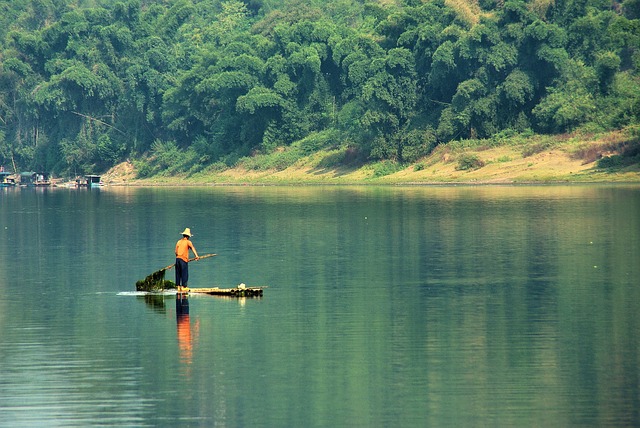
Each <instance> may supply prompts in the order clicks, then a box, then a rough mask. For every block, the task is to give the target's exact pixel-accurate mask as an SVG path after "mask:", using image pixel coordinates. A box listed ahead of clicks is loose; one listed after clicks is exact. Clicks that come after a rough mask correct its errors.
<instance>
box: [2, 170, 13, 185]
mask: <svg viewBox="0 0 640 428" xmlns="http://www.w3.org/2000/svg"><path fill="white" fill-rule="evenodd" d="M12 175H13V174H12V173H10V172H6V171H0V187H15V186H16V179H15V178H13V177H12Z"/></svg>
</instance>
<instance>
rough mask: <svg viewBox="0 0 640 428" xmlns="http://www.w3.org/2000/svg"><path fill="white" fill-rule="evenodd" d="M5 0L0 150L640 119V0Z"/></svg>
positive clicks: (64, 158)
mask: <svg viewBox="0 0 640 428" xmlns="http://www.w3.org/2000/svg"><path fill="white" fill-rule="evenodd" d="M0 7H1V10H2V11H3V13H2V15H1V16H0V164H4V165H11V163H12V162H15V163H17V164H18V165H19V166H20V167H21V168H23V169H35V170H41V171H48V172H53V173H57V174H65V173H66V174H81V173H86V172H92V171H96V170H98V171H99V170H104V169H106V168H108V167H110V166H112V165H114V164H115V163H117V162H119V161H121V160H123V159H125V158H139V159H140V158H143V159H146V160H147V162H148V165H147V167H146V168H144V169H143V173H144V174H146V175H152V174H158V173H180V172H189V171H196V170H199V169H202V168H205V167H207V166H209V165H214V164H219V163H221V162H222V163H226V164H227V165H230V164H233V162H234V161H235V160H238V159H240V158H242V157H246V156H250V155H251V154H254V153H271V152H273V151H274V150H276V149H278V148H279V147H294V145H295V147H300V146H304V147H307V149H305V150H308V148H309V147H314V145H310V143H309V142H310V141H322V144H318V146H319V147H326V146H327V145H331V144H333V145H336V146H338V145H344V144H347V145H349V147H351V148H352V149H356V150H357V151H358V153H360V155H361V156H363V157H364V158H366V159H371V160H393V161H400V162H403V161H415V160H417V159H419V158H420V157H421V156H424V155H426V154H428V153H429V152H430V151H431V150H432V149H433V148H434V147H435V146H436V145H437V144H443V143H447V142H449V141H452V140H459V139H466V138H488V137H492V136H494V135H497V134H499V133H504V132H505V131H506V132H516V133H517V132H531V131H533V132H537V133H564V132H569V131H571V130H574V129H576V128H579V127H584V126H588V127H590V128H592V129H601V130H608V129H617V128H621V127H625V126H628V125H631V124H637V123H638V122H639V121H640V73H639V72H640V16H638V13H637V10H638V2H637V0H623V1H621V2H618V1H617V0H614V1H613V2H602V1H584V2H572V1H568V2H555V1H522V0H506V1H494V0H484V1H480V2H470V1H463V0H457V1H453V0H451V1H449V0H423V1H415V0H413V1H411V0H395V1H382V0H365V1H362V0H339V1H338V0H326V1H324V0H323V1H320V0H313V1H306V2H301V1H297V0H243V1H240V0H165V1H156V0H120V1H116V2H113V1H110V0H66V1H63V0H60V1H45V0H0ZM318 135H322V136H329V135H330V136H331V141H330V142H327V141H325V140H326V139H325V138H324V137H323V138H321V139H318V138H317V137H315V136H318ZM301 142H302V143H301Z"/></svg>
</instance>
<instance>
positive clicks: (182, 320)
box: [176, 293, 198, 364]
mask: <svg viewBox="0 0 640 428" xmlns="http://www.w3.org/2000/svg"><path fill="white" fill-rule="evenodd" d="M176 320H177V322H178V346H179V347H180V359H181V360H182V361H181V362H182V363H186V364H191V361H192V359H193V333H192V331H191V319H190V318H189V299H188V295H187V294H183V293H178V294H176ZM195 333H196V334H197V333H198V322H196V325H195Z"/></svg>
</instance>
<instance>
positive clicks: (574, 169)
mask: <svg viewBox="0 0 640 428" xmlns="http://www.w3.org/2000/svg"><path fill="white" fill-rule="evenodd" d="M463 155H464V154H462V153H461V154H450V153H445V154H435V155H434V156H435V157H439V158H436V159H434V158H427V159H425V161H424V162H423V163H422V165H424V166H423V169H421V170H417V168H416V166H415V165H412V166H410V167H408V168H406V169H404V170H402V171H400V172H397V173H395V174H391V175H390V176H388V179H389V180H392V181H398V180H400V181H415V182H429V181H436V182H445V181H451V182H486V183H513V182H529V181H565V180H568V179H569V178H571V175H573V174H580V173H583V172H585V171H588V170H591V169H593V168H594V166H595V163H594V162H589V163H587V162H585V161H583V160H582V159H575V158H573V157H572V156H571V155H569V154H567V153H565V152H563V151H561V150H547V151H544V152H541V153H537V154H534V155H531V156H527V157H523V156H522V154H521V152H520V151H518V150H515V149H512V148H508V147H498V148H493V149H487V150H482V151H477V152H474V155H475V156H476V157H477V158H478V159H479V160H480V161H481V162H482V163H483V164H484V166H482V167H479V168H474V169H468V170H460V169H459V167H460V164H459V161H460V158H461V157H462V156H463Z"/></svg>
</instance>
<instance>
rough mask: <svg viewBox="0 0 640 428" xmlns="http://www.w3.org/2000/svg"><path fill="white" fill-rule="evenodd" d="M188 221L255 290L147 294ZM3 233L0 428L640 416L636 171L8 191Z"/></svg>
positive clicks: (222, 268) (544, 421)
mask: <svg viewBox="0 0 640 428" xmlns="http://www.w3.org/2000/svg"><path fill="white" fill-rule="evenodd" d="M185 227H190V228H191V230H192V232H193V233H194V235H195V236H194V238H193V242H194V244H195V246H196V248H197V250H198V252H199V253H201V254H205V253H216V254H218V255H217V256H216V257H213V258H210V259H207V260H202V261H199V262H194V263H192V264H191V265H190V286H192V287H211V286H219V287H231V286H235V285H237V284H239V283H246V284H247V285H250V286H258V285H260V286H268V287H269V288H268V289H267V290H266V291H265V294H264V296H263V297H262V298H259V299H243V300H242V299H230V298H221V297H215V296H190V297H189V298H188V300H186V301H182V300H180V299H177V298H176V296H175V295H155V296H144V295H139V294H137V293H135V292H134V290H135V282H136V281H137V280H139V279H143V278H144V277H145V276H146V275H148V274H150V273H152V272H153V271H155V270H157V269H159V268H162V267H164V266H166V265H169V264H171V263H172V262H173V260H174V256H173V247H174V245H175V242H176V241H177V240H178V239H179V237H180V232H181V231H182V230H183V229H184V228H185ZM0 235H1V238H0V262H1V264H2V269H1V270H0V425H1V426H11V427H16V426H43V425H47V426H51V425H54V426H87V425H122V426H176V425H181V426H221V427H253V426H265V427H303V426H304V427H464V426H505V427H514V426H518V427H520V426H544V427H560V426H562V427H568V426H576V427H584V426H634V425H635V426H638V425H640V335H639V334H638V332H640V279H639V278H640V268H639V263H638V262H639V261H640V186H637V185H635V186H628V185H577V186H484V187H472V186H468V187H465V186H461V187H446V186H441V187H240V186H238V187H211V188H208V187H207V188H182V189H178V188H118V187H107V188H103V189H100V190H91V191H87V190H86V189H83V190H76V189H62V188H51V189H27V188H25V189H0ZM172 275H173V271H169V276H168V277H169V278H171V277H172ZM187 306H188V315H187V314H186V312H187Z"/></svg>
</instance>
